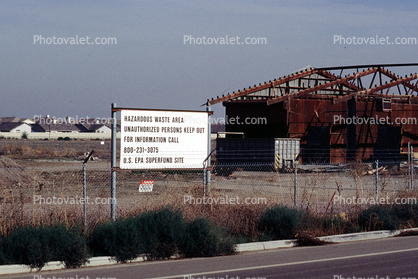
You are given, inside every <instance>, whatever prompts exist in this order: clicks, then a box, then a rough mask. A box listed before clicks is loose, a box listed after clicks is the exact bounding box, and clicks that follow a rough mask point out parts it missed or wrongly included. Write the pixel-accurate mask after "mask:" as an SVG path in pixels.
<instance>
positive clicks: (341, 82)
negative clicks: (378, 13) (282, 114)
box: [206, 64, 418, 105]
mask: <svg viewBox="0 0 418 279" xmlns="http://www.w3.org/2000/svg"><path fill="white" fill-rule="evenodd" d="M394 65H395V64H390V65H389V66H394ZM402 65H403V64H396V66H402ZM405 65H406V66H412V65H414V66H418V64H405ZM383 66H384V65H374V66H373V65H372V66H351V67H350V66H347V67H340V68H338V67H335V68H311V69H306V70H304V71H301V72H296V73H294V74H292V75H288V76H284V77H282V78H278V79H275V80H273V81H271V80H270V81H268V82H264V84H261V83H260V84H259V85H258V86H257V85H254V87H249V88H247V89H246V88H244V89H243V90H242V91H241V90H238V92H232V94H229V93H228V94H227V95H226V96H225V95H222V96H221V97H219V96H217V98H216V99H213V98H212V99H211V100H209V99H208V100H207V102H206V105H213V104H217V103H220V102H233V101H242V100H244V101H245V100H265V101H266V103H267V105H272V104H276V103H279V102H282V101H285V100H287V99H291V98H315V99H316V98H327V99H329V98H331V99H332V101H333V102H335V103H340V102H343V101H347V100H349V99H352V98H357V97H379V96H382V95H383V96H384V97H385V98H386V97H387V98H395V99H400V100H405V99H407V101H409V102H418V87H417V84H418V82H415V83H413V81H414V80H416V79H418V74H417V73H415V74H410V75H409V76H405V77H399V76H397V75H395V74H393V73H392V72H390V71H389V70H387V69H385V68H384V67H383ZM351 68H357V72H354V73H353V74H349V75H346V76H344V77H342V74H343V71H344V70H346V69H351ZM360 68H363V70H362V71H359V70H360ZM366 68H367V69H366ZM331 70H341V71H340V73H339V75H335V74H333V73H331V72H330V71H331ZM389 93H391V94H392V95H389Z"/></svg>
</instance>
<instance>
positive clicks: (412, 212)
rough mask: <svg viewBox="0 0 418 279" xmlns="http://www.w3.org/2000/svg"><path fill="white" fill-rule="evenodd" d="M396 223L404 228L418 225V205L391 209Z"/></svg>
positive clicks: (404, 205)
mask: <svg viewBox="0 0 418 279" xmlns="http://www.w3.org/2000/svg"><path fill="white" fill-rule="evenodd" d="M393 214H394V215H395V217H396V219H397V220H398V223H399V224H400V225H404V226H406V227H415V226H417V225H418V204H400V205H396V206H394V207H393Z"/></svg>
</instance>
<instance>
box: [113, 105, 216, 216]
mask: <svg viewBox="0 0 418 279" xmlns="http://www.w3.org/2000/svg"><path fill="white" fill-rule="evenodd" d="M111 110H112V144H111V146H112V150H111V157H112V162H111V197H112V203H111V218H112V219H113V220H115V219H116V170H117V169H118V168H117V167H116V133H117V130H116V112H118V111H120V112H121V126H120V128H121V137H120V156H119V157H120V161H119V169H139V170H167V169H200V168H202V163H204V161H205V160H206V158H207V157H208V153H209V151H208V150H210V122H209V115H211V114H212V112H211V111H210V109H208V110H207V111H188V110H156V109H154V110H152V109H136V108H117V107H116V104H115V103H112V107H111ZM207 166H210V159H209V162H208V163H207ZM204 175H205V176H206V175H209V176H210V170H208V173H207V172H206V171H205V172H204ZM207 179H210V177H207ZM153 183H154V182H152V183H151V181H142V182H141V184H140V188H139V191H141V192H147V191H150V190H151V191H152V186H153ZM207 183H209V181H207Z"/></svg>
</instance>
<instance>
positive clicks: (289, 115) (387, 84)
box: [206, 64, 418, 163]
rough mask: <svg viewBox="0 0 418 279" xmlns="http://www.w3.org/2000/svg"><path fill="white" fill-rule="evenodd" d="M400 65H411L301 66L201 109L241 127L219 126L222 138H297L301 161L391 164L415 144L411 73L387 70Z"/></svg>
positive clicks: (417, 128)
mask: <svg viewBox="0 0 418 279" xmlns="http://www.w3.org/2000/svg"><path fill="white" fill-rule="evenodd" d="M400 66H402V67H407V66H418V64H386V65H359V66H346V67H328V68H311V67H307V68H305V69H302V70H301V71H299V72H296V73H293V74H291V75H288V76H284V77H280V78H277V79H274V80H270V81H268V82H264V83H263V84H261V83H260V84H259V85H254V86H253V87H249V88H244V89H243V90H238V92H232V93H231V94H227V95H225V96H224V95H222V96H221V97H219V96H218V97H217V98H216V99H214V98H212V99H208V100H207V103H206V105H207V106H210V105H213V104H216V103H220V102H222V103H223V105H224V106H225V108H226V115H227V116H228V118H229V119H231V118H234V119H235V120H237V119H239V120H240V121H241V122H240V123H237V121H234V122H233V123H232V122H231V123H226V131H227V132H243V133H244V135H245V137H247V138H300V140H301V147H302V151H303V154H302V160H304V161H322V162H329V163H339V162H345V161H347V160H355V159H356V160H369V159H374V158H381V159H382V160H384V159H391V160H392V159H398V158H399V156H401V154H402V152H406V151H407V145H408V142H409V143H410V144H412V145H417V144H418V123H417V121H418V87H417V84H418V82H416V81H415V80H417V79H418V74H417V73H415V74H412V73H411V74H410V75H407V76H404V77H401V76H398V75H396V74H394V73H392V72H391V71H389V70H388V69H389V68H392V67H400ZM347 71H350V73H349V74H346V72H347ZM353 71H354V72H353ZM237 117H239V118H237ZM248 118H253V119H254V118H265V119H266V122H267V123H259V124H254V123H245V119H248Z"/></svg>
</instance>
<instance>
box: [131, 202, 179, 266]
mask: <svg viewBox="0 0 418 279" xmlns="http://www.w3.org/2000/svg"><path fill="white" fill-rule="evenodd" d="M138 218H139V222H140V223H141V226H142V235H141V236H142V246H143V252H144V254H145V255H146V256H147V258H148V259H151V260H152V259H167V258H170V257H171V256H173V255H175V254H176V253H178V252H179V251H178V243H180V241H181V237H182V236H183V235H184V220H183V215H182V213H181V212H180V211H179V210H174V209H172V208H169V207H166V208H162V209H160V210H158V211H155V212H146V213H143V214H141V215H140V216H139V217H138Z"/></svg>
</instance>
